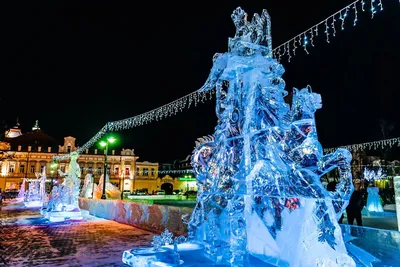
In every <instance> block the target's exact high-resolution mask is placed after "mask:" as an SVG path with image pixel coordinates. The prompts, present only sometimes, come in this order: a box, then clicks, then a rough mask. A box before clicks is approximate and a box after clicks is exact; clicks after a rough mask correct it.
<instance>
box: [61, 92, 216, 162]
mask: <svg viewBox="0 0 400 267" xmlns="http://www.w3.org/2000/svg"><path fill="white" fill-rule="evenodd" d="M214 92H215V90H208V91H199V90H197V91H195V92H192V93H190V94H188V95H185V96H183V97H181V98H179V99H177V100H175V101H172V102H170V103H168V104H165V105H163V106H161V107H158V108H155V109H153V110H150V111H147V112H145V113H142V114H139V115H136V116H133V117H130V118H127V119H123V120H118V121H113V122H108V123H107V124H106V125H105V126H104V127H103V128H102V129H101V130H100V131H99V132H98V133H96V135H94V136H93V137H92V138H91V139H90V140H89V141H88V142H87V143H86V144H84V145H83V146H82V147H79V148H78V149H77V150H76V152H78V154H82V153H83V152H84V151H85V150H86V149H88V148H90V147H91V146H93V145H94V144H95V143H96V142H97V141H99V140H100V139H101V138H102V137H103V136H104V135H106V134H107V133H108V132H113V131H120V130H127V129H132V128H134V127H138V126H141V125H144V124H148V123H151V122H153V121H158V120H161V119H165V118H167V117H171V116H172V115H176V114H177V113H179V112H182V111H183V110H184V109H186V108H187V109H188V108H190V107H191V106H193V105H194V106H197V104H199V103H204V102H205V101H206V100H208V99H211V98H212V94H213V93H214ZM69 158H70V155H69V154H66V155H62V156H54V157H53V159H54V160H56V161H62V160H67V159H69Z"/></svg>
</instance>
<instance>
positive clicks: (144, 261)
mask: <svg viewBox="0 0 400 267" xmlns="http://www.w3.org/2000/svg"><path fill="white" fill-rule="evenodd" d="M151 245H152V247H150V248H138V249H132V250H130V251H125V252H124V255H123V256H122V261H123V262H124V263H125V264H128V265H129V266H138V267H139V266H165V267H167V266H179V265H183V264H184V261H183V260H182V259H181V256H180V253H185V252H186V253H190V252H195V251H196V252H198V251H199V250H201V249H203V247H201V246H200V245H198V244H189V243H186V238H185V237H184V236H178V237H175V238H174V237H173V234H172V233H171V232H170V231H169V230H168V229H165V231H164V232H162V233H161V235H159V236H154V237H153V242H151ZM192 256H193V257H195V254H192ZM200 265H202V264H201V263H200ZM200 265H199V266H200ZM202 266H204V265H202Z"/></svg>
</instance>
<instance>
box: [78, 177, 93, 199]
mask: <svg viewBox="0 0 400 267" xmlns="http://www.w3.org/2000/svg"><path fill="white" fill-rule="evenodd" d="M95 187H97V185H96V184H95V183H94V181H93V174H91V173H88V174H86V176H85V181H84V183H83V187H82V189H81V193H80V197H83V198H92V197H93V189H94V188H95Z"/></svg>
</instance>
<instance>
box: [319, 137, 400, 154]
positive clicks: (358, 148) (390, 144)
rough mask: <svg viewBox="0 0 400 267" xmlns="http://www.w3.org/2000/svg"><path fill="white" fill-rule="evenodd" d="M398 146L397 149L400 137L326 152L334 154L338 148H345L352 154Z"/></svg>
mask: <svg viewBox="0 0 400 267" xmlns="http://www.w3.org/2000/svg"><path fill="white" fill-rule="evenodd" d="M396 144H397V147H400V137H395V138H390V139H384V140H379V141H373V142H367V143H361V144H353V145H347V146H340V147H333V148H325V149H324V152H325V153H332V152H334V151H335V150H336V149H338V148H345V149H347V150H349V151H351V152H357V151H364V150H365V149H368V150H371V149H372V150H376V149H378V148H385V147H390V148H391V147H393V146H395V145H396Z"/></svg>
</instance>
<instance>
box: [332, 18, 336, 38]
mask: <svg viewBox="0 0 400 267" xmlns="http://www.w3.org/2000/svg"><path fill="white" fill-rule="evenodd" d="M335 22H336V19H335V17H332V23H331V28H332V29H333V33H332V36H333V37H335V36H336V27H335Z"/></svg>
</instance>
